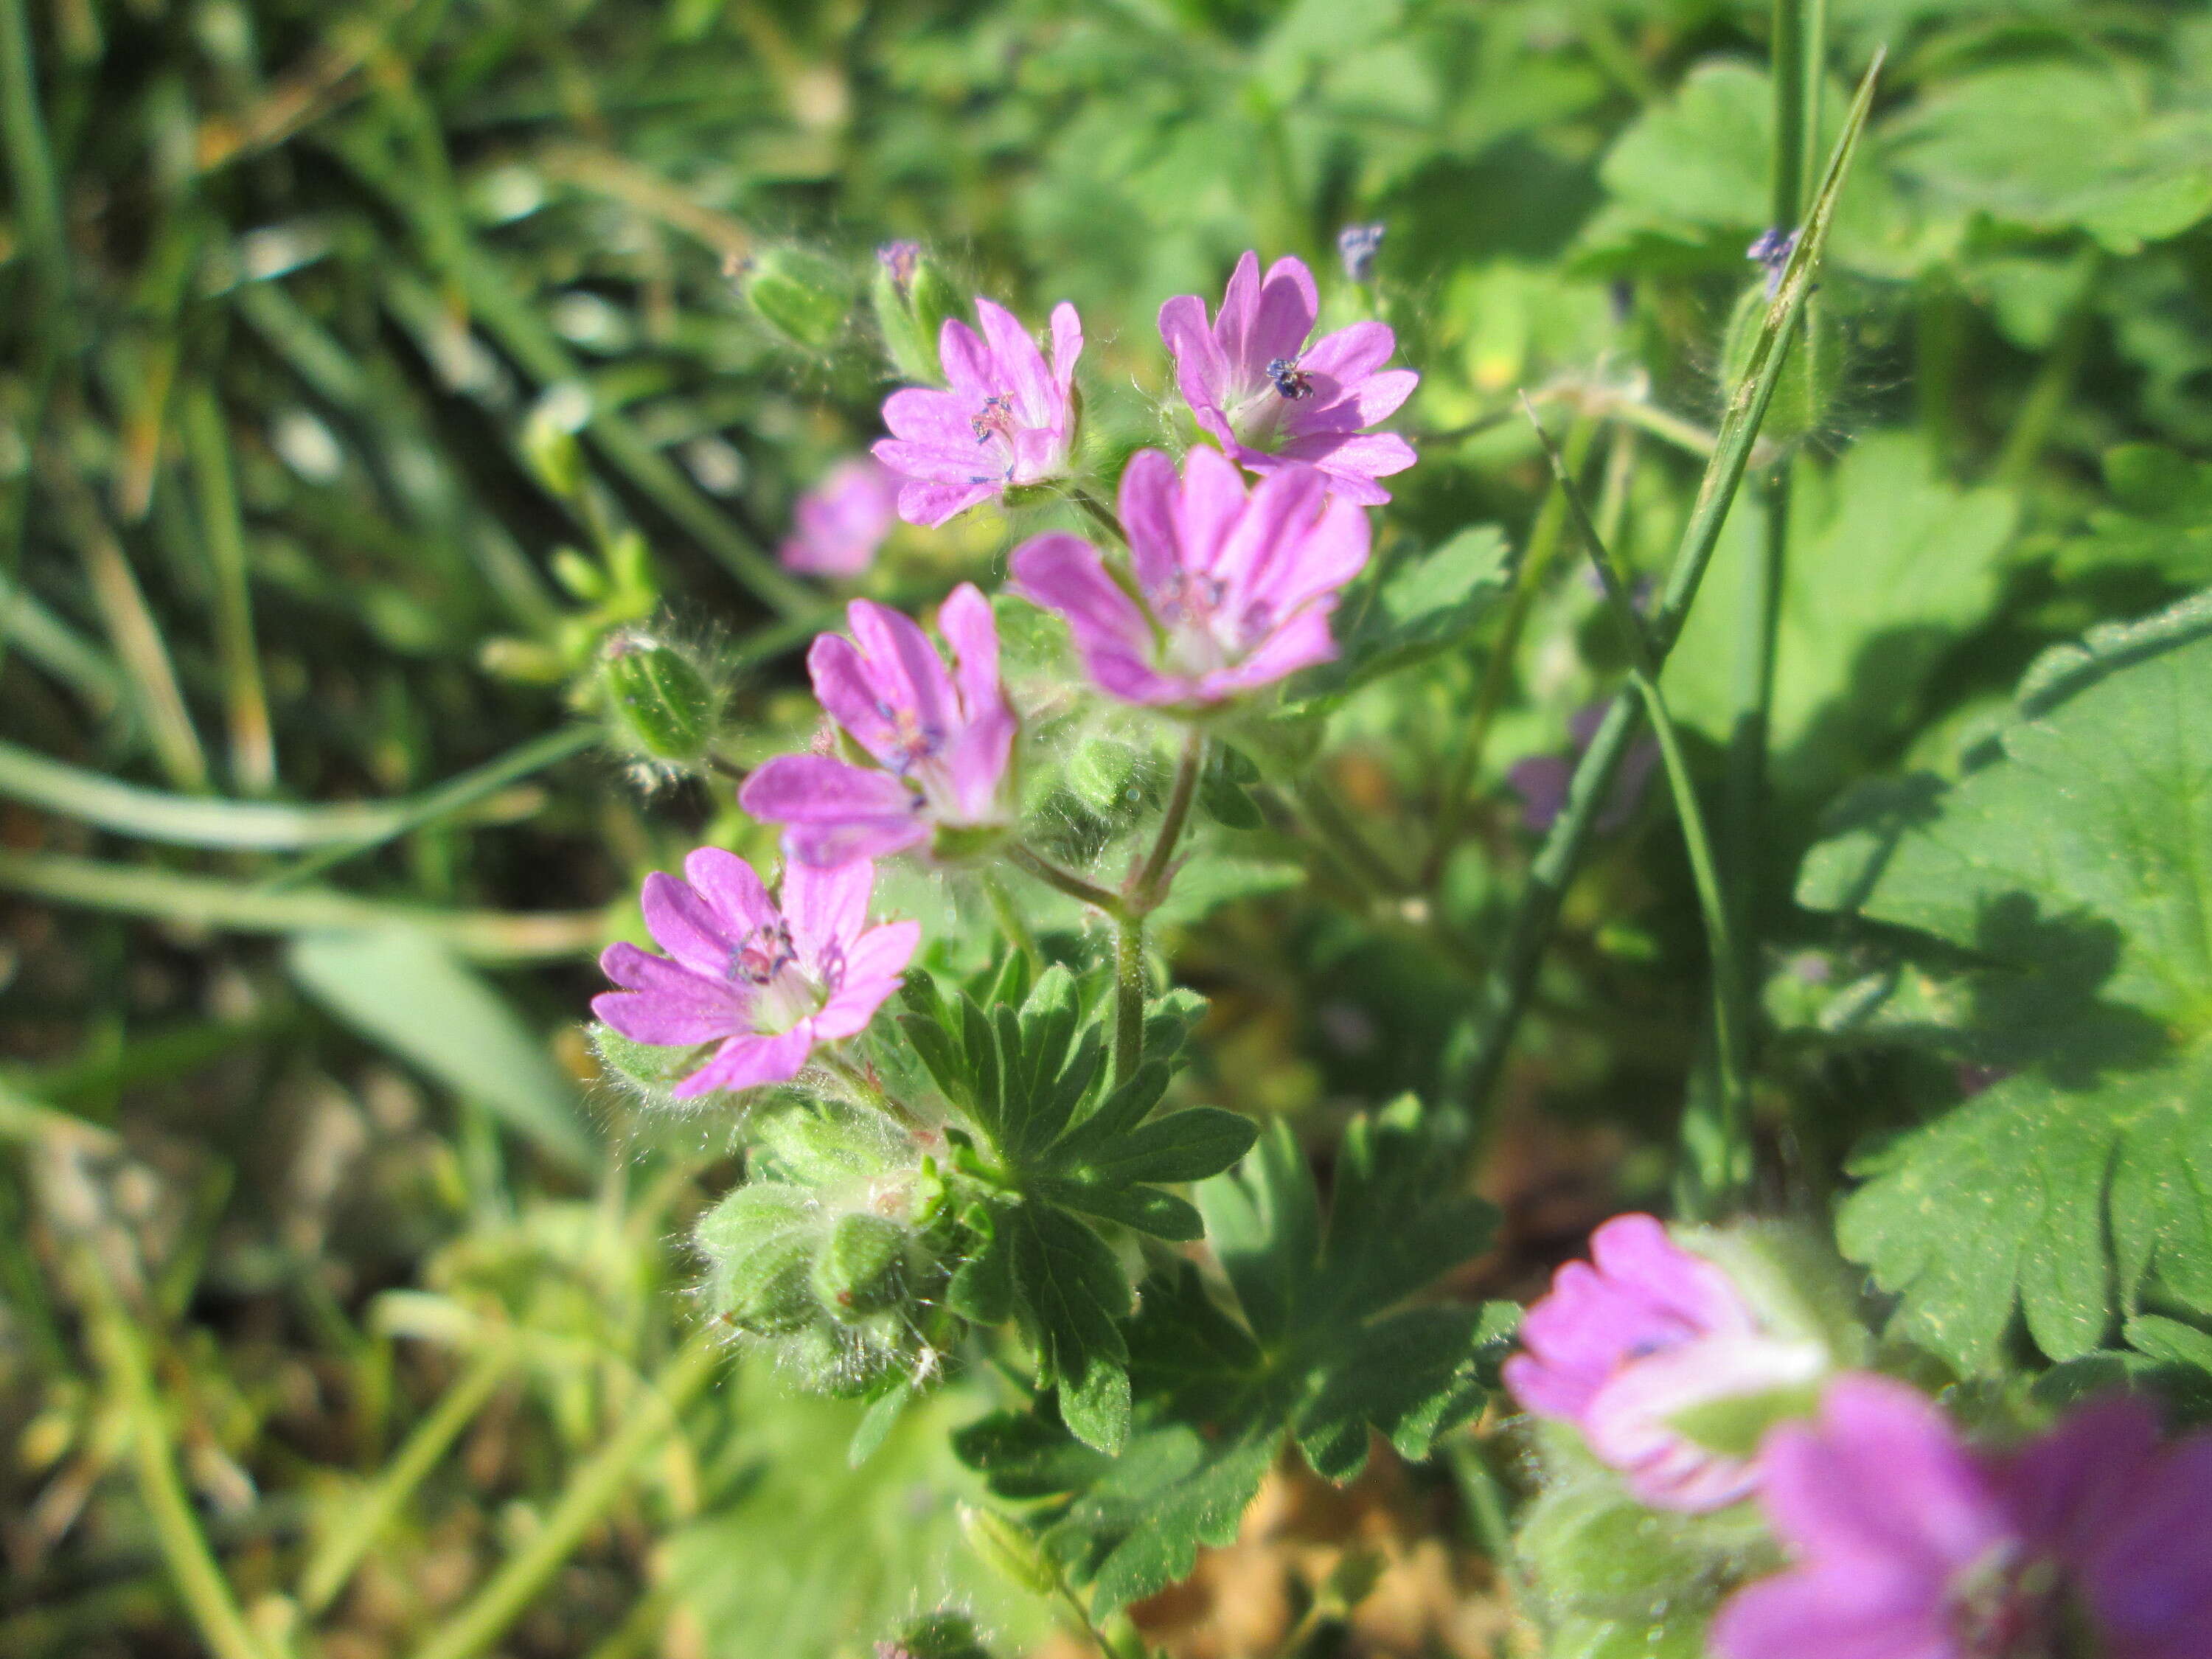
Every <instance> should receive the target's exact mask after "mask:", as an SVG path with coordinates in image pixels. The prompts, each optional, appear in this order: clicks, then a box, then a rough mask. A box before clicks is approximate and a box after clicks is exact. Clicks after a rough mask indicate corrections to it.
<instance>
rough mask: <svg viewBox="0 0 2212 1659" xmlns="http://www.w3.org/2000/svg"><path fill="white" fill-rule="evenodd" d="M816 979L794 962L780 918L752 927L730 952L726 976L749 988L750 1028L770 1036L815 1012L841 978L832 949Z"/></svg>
mask: <svg viewBox="0 0 2212 1659" xmlns="http://www.w3.org/2000/svg"><path fill="white" fill-rule="evenodd" d="M821 972H822V978H821V981H819V982H818V983H817V981H816V980H815V979H814V978H813V976H812V975H810V974H808V973H807V972H806V970H805V969H804V968H803V967H801V966H800V965H799V951H798V949H797V947H796V946H795V945H793V944H792V941H791V928H790V927H789V925H788V924H787V923H785V922H782V921H773V922H769V924H768V925H766V926H765V927H756V928H754V929H753V930H752V931H751V932H750V933H747V934H746V935H745V936H744V938H743V939H739V940H738V945H737V948H736V949H735V950H733V951H731V952H730V966H729V976H730V978H731V979H732V981H736V982H737V983H738V984H740V985H749V986H750V987H752V988H753V991H754V993H755V995H754V1000H753V1022H754V1026H755V1029H756V1030H760V1031H763V1032H765V1033H767V1034H769V1035H770V1036H774V1035H775V1034H776V1033H778V1032H782V1031H787V1030H790V1029H791V1028H792V1027H793V1026H794V1025H796V1024H799V1021H800V1020H802V1019H804V1018H806V1017H807V1016H808V1015H809V1014H812V1013H817V1012H820V1010H821V1007H822V1005H823V1003H824V1002H826V1001H828V1000H829V996H830V994H831V993H833V992H835V991H836V988H837V986H838V984H839V983H840V982H841V981H842V980H843V978H844V976H845V974H844V958H843V957H842V953H839V952H838V951H836V947H835V946H834V945H833V946H832V947H831V954H830V955H829V956H828V957H824V958H823V962H822V963H821Z"/></svg>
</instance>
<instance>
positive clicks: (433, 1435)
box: [300, 1343, 515, 1618]
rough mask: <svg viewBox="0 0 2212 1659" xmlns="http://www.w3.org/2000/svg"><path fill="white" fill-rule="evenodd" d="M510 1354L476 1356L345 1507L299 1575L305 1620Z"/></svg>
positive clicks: (396, 1508) (454, 1434) (386, 1521)
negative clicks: (336, 1523) (382, 1468)
mask: <svg viewBox="0 0 2212 1659" xmlns="http://www.w3.org/2000/svg"><path fill="white" fill-rule="evenodd" d="M514 1363H515V1354H514V1350H513V1348H511V1347H509V1346H507V1345H506V1344H505V1343H496V1344H495V1345H494V1346H490V1347H488V1348H486V1349H484V1350H483V1352H481V1353H479V1354H477V1357H476V1358H475V1359H474V1360H473V1361H471V1364H470V1365H469V1367H468V1369H467V1370H465V1371H463V1372H462V1373H461V1375H460V1376H459V1378H457V1379H456V1380H455V1381H454V1383H453V1386H452V1387H450V1388H448V1389H447V1390H446V1392H445V1393H444V1394H443V1395H441V1396H440V1397H439V1400H438V1403H437V1405H436V1406H435V1407H432V1409H431V1412H430V1414H429V1415H428V1417H426V1418H424V1419H422V1422H421V1423H420V1424H418V1425H416V1429H415V1431H414V1433H412V1434H410V1436H408V1437H407V1441H406V1443H405V1444H404V1445H402V1446H401V1447H400V1449H399V1450H398V1454H397V1455H394V1456H393V1458H392V1461H391V1462H389V1463H387V1464H386V1465H385V1468H384V1471H383V1473H382V1474H379V1475H378V1476H377V1478H376V1480H375V1482H374V1484H373V1485H372V1486H369V1487H368V1490H367V1491H365V1492H362V1494H361V1495H360V1496H359V1497H357V1498H355V1499H354V1500H353V1501H352V1502H351V1503H349V1504H347V1505H346V1506H345V1507H344V1509H343V1511H341V1513H340V1518H339V1522H338V1525H337V1529H336V1530H335V1531H332V1532H331V1533H330V1534H327V1535H325V1537H324V1539H323V1541H321V1543H320V1544H319V1545H318V1546H317V1547H316V1549H315V1552H314V1553H313V1555H311V1556H310V1557H309V1558H308V1559H307V1568H306V1570H305V1571H303V1572H302V1573H301V1575H300V1606H301V1611H302V1612H304V1613H306V1614H307V1616H308V1617H309V1618H313V1617H314V1616H315V1615H316V1614H317V1613H320V1612H322V1610H323V1609H324V1608H325V1607H328V1606H330V1604H331V1601H332V1600H334V1599H335V1598H336V1596H337V1593H338V1592H339V1591H340V1590H342V1589H344V1588H345V1586H346V1581H347V1580H348V1579H349V1578H351V1577H353V1572H354V1569H355V1568H356V1567H357V1566H359V1565H361V1559H362V1557H363V1556H364V1555H366V1554H368V1551H369V1548H370V1547H371V1546H372V1545H374V1543H375V1542H376V1541H377V1539H378V1537H379V1536H380V1535H381V1534H382V1533H383V1531H384V1529H385V1528H386V1527H387V1526H389V1525H391V1523H392V1520H393V1519H394V1518H395V1517H396V1516H398V1514H399V1512H400V1510H403V1509H404V1508H405V1507H406V1504H407V1500H408V1499H409V1498H411V1497H412V1496H413V1495H414V1492H415V1489H416V1487H417V1486H421V1485H422V1482H423V1481H424V1480H426V1479H427V1478H428V1476H429V1474H430V1472H431V1470H433V1469H435V1468H437V1466H438V1463H439V1461H440V1460H441V1458H443V1457H444V1456H445V1455H446V1453H447V1450H448V1449H451V1447H452V1446H453V1442H454V1441H456V1440H458V1439H459V1437H460V1435H461V1431H463V1430H464V1429H465V1428H467V1427H468V1425H470V1424H471V1423H472V1422H474V1421H475V1420H476V1415H477V1413H478V1412H480V1411H482V1410H483V1407H484V1404H485V1402H486V1401H489V1399H490V1398H491V1397H492V1395H493V1394H494V1393H495V1392H496V1391H497V1390H498V1389H499V1386H500V1384H501V1383H504V1382H505V1381H506V1380H507V1376H508V1375H509V1374H510V1373H511V1372H512V1371H513V1369H514Z"/></svg>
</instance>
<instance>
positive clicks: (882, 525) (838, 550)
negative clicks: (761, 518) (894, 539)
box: [776, 455, 898, 576]
mask: <svg viewBox="0 0 2212 1659" xmlns="http://www.w3.org/2000/svg"><path fill="white" fill-rule="evenodd" d="M897 483H898V481H897V479H896V478H895V477H892V476H891V474H890V471H887V470H886V469H885V468H884V465H883V463H881V462H880V461H878V460H876V459H874V458H872V456H867V455H855V456H853V457H851V458H850V459H846V460H842V461H840V462H838V463H837V465H835V466H833V467H831V468H830V469H829V472H828V473H827V474H826V475H825V476H824V477H823V479H822V482H821V483H817V484H816V485H815V486H814V488H813V489H810V490H808V491H807V492H806V493H805V495H801V496H800V497H799V502H798V505H797V506H795V507H793V508H792V511H791V529H792V533H791V534H790V535H789V536H788V537H787V538H785V540H784V544H783V545H782V546H781V547H780V548H778V549H777V550H776V557H777V558H779V559H781V561H782V562H783V565H784V568H786V569H787V570H799V571H804V572H805V573H806V574H808V575H811V576H857V575H859V574H860V573H861V572H862V571H864V570H866V568H868V567H869V565H871V564H872V563H873V562H875V557H876V550H877V549H878V548H879V547H881V546H882V545H883V544H884V537H886V536H888V535H890V530H891V526H892V525H893V524H894V523H895V522H896V520H897V518H898V512H897V507H898V499H897V489H896V484H897Z"/></svg>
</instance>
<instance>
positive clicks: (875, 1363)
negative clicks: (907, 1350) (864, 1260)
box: [780, 1318, 899, 1400]
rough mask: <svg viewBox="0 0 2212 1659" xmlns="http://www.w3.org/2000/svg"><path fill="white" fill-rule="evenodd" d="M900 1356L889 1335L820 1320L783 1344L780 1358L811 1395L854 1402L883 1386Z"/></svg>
mask: <svg viewBox="0 0 2212 1659" xmlns="http://www.w3.org/2000/svg"><path fill="white" fill-rule="evenodd" d="M898 1354H899V1351H898V1348H897V1346H896V1343H895V1341H894V1340H892V1338H891V1336H890V1334H889V1333H885V1332H882V1331H871V1330H859V1329H854V1328H851V1327H849V1326H844V1325H836V1324H832V1323H831V1322H829V1321H828V1320H825V1319H820V1318H817V1320H816V1322H814V1323H813V1324H811V1325H809V1326H807V1327H806V1328H805V1329H803V1330H800V1331H799V1332H798V1333H796V1334H794V1335H793V1336H792V1337H790V1338H789V1339H788V1340H787V1341H785V1342H784V1343H783V1345H782V1346H781V1352H780V1358H781V1359H782V1361H783V1363H784V1364H785V1365H786V1366H787V1367H788V1368H789V1369H790V1370H791V1371H792V1372H793V1375H794V1376H795V1378H796V1380H797V1381H798V1383H799V1386H800V1387H802V1388H804V1389H807V1390H808V1391H809V1392H811V1393H814V1394H823V1395H829V1397H830V1398H831V1399H832V1400H853V1399H857V1398H858V1397H859V1396H860V1395H864V1394H866V1393H867V1392H868V1390H869V1389H872V1388H873V1387H875V1385H876V1384H877V1383H879V1382H881V1381H882V1380H883V1378H884V1376H885V1374H886V1373H888V1372H889V1371H890V1369H891V1367H892V1366H893V1365H894V1364H896V1363H897V1361H898Z"/></svg>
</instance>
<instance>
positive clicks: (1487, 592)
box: [1296, 525, 1510, 709]
mask: <svg viewBox="0 0 2212 1659" xmlns="http://www.w3.org/2000/svg"><path fill="white" fill-rule="evenodd" d="M1509 576H1510V561H1509V559H1508V556H1507V548H1506V545H1505V537H1504V532H1502V531H1500V530H1499V529H1498V527H1497V526H1495V525H1477V526H1474V527H1473V528H1471V529H1468V530H1462V531H1461V532H1459V534H1457V535H1456V536H1454V537H1453V538H1451V539H1450V540H1449V541H1448V542H1446V543H1445V544H1443V546H1442V547H1439V548H1436V549H1434V550H1431V551H1430V552H1428V553H1425V554H1423V555H1421V556H1419V557H1417V558H1412V559H1405V560H1400V561H1397V562H1395V563H1393V564H1392V565H1391V566H1390V567H1389V568H1387V569H1385V568H1382V564H1381V562H1380V561H1378V562H1376V564H1374V565H1371V566H1370V568H1369V571H1368V573H1367V574H1364V575H1363V576H1362V578H1361V580H1359V582H1358V585H1357V586H1354V587H1353V588H1352V591H1351V592H1349V593H1347V594H1346V596H1345V601H1344V605H1343V606H1342V608H1341V609H1340V611H1339V613H1338V616H1337V619H1336V638H1337V656H1336V659H1335V660H1334V662H1327V663H1323V664H1322V665H1321V666H1320V667H1318V668H1315V669H1312V670H1310V671H1308V672H1307V673H1305V674H1304V675H1303V676H1301V677H1300V678H1299V679H1298V680H1297V683H1296V684H1297V695H1298V696H1303V697H1305V698H1307V699H1309V700H1310V703H1311V704H1312V705H1313V706H1314V707H1315V708H1316V709H1324V708H1329V707H1332V706H1334V704H1336V703H1338V702H1342V701H1343V700H1344V698H1345V697H1346V696H1349V695H1350V694H1351V693H1352V692H1353V691H1355V690H1358V688H1359V687H1361V686H1363V685H1364V684H1367V683H1368V682H1369V681H1370V680H1375V679H1379V678H1382V677H1383V675H1385V674H1394V673H1395V672H1397V671H1399V670H1400V669H1401V668H1410V667H1412V666H1413V665H1414V664H1416V663H1419V662H1425V661H1426V660H1427V659H1429V658H1431V657H1433V656H1436V655H1438V654H1439V653H1443V652H1445V651H1449V650H1450V649H1452V648H1453V647H1455V646H1457V645H1459V644H1460V643H1462V641H1465V640H1466V639H1467V638H1468V636H1469V635H1472V634H1473V633H1474V629H1475V627H1476V625H1477V624H1478V623H1480V622H1481V620H1482V618H1483V617H1485V616H1486V615H1487V614H1488V613H1489V611H1490V607H1491V606H1492V605H1494V604H1496V603H1497V601H1498V598H1499V596H1500V595H1502V594H1503V593H1504V592H1505V587H1506V583H1507V580H1508V578H1509Z"/></svg>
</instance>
